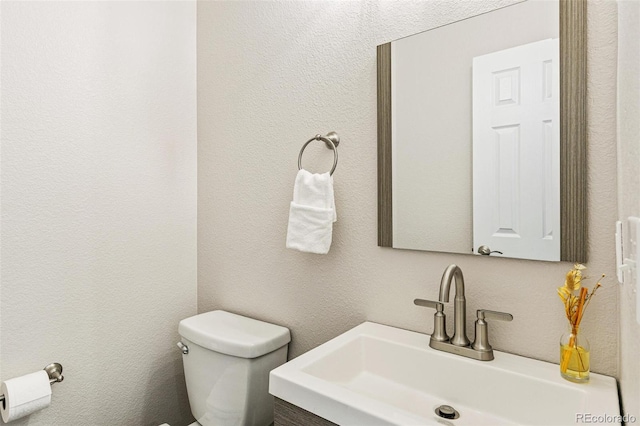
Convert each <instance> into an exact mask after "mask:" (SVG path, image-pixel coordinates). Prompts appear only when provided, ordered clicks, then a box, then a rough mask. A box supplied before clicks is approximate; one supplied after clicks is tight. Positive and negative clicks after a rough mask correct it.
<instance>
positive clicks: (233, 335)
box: [178, 311, 291, 358]
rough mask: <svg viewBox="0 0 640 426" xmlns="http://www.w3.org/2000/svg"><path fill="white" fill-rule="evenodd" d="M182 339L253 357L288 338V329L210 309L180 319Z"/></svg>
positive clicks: (228, 352) (281, 344) (275, 346)
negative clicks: (209, 310)
mask: <svg viewBox="0 0 640 426" xmlns="http://www.w3.org/2000/svg"><path fill="white" fill-rule="evenodd" d="M178 332H179V333H180V335H181V336H182V337H184V338H185V339H188V340H191V341H192V342H193V343H195V344H197V345H200V346H202V347H204V348H207V349H210V350H212V351H216V352H220V353H223V354H226V355H232V356H237V357H240V358H256V357H259V356H262V355H264V354H267V353H269V352H273V351H275V350H276V349H280V348H281V347H283V346H284V345H286V344H287V343H289V342H290V341H291V335H290V334H289V329H288V328H286V327H281V326H279V325H275V324H270V323H268V322H264V321H258V320H255V319H252V318H247V317H243V316H241V315H236V314H232V313H230V312H226V311H211V312H206V313H204V314H199V315H195V316H193V317H190V318H186V319H183V320H182V321H180V325H179V326H178Z"/></svg>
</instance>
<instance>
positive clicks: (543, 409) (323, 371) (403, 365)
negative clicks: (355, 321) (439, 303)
mask: <svg viewBox="0 0 640 426" xmlns="http://www.w3.org/2000/svg"><path fill="white" fill-rule="evenodd" d="M269 392H270V393H271V394H272V395H274V396H276V397H278V398H280V399H283V400H285V401H288V402H290V403H292V404H294V405H297V406H298V407H300V408H303V409H305V410H307V411H309V412H311V413H314V414H316V415H318V416H320V417H324V418H325V419H327V420H330V421H332V422H334V423H337V424H340V425H367V426H369V425H371V426H373V425H437V424H446V425H454V426H455V425H459V426H462V425H473V426H478V425H492V426H495V425H511V424H513V425H545V426H550V425H574V426H575V425H576V423H580V422H576V419H577V418H576V415H578V414H582V413H589V414H591V415H594V416H595V415H608V416H618V415H619V414H620V409H619V404H618V391H617V386H616V381H615V379H613V378H612V377H607V376H603V375H600V374H593V373H592V374H591V380H590V382H589V383H588V384H574V383H571V382H568V381H566V380H564V379H562V378H561V377H560V372H559V367H558V365H556V364H550V363H546V362H542V361H536V360H533V359H529V358H523V357H520V356H516V355H511V354H507V353H502V352H497V351H495V359H494V360H493V361H475V360H472V359H468V358H463V357H461V356H458V355H452V354H448V353H445V352H441V351H436V350H434V349H431V348H430V347H429V336H428V335H425V334H421V333H416V332H412V331H406V330H401V329H398V328H394V327H388V326H385V325H380V324H375V323H372V322H365V323H363V324H361V325H359V326H357V327H355V328H353V329H351V330H349V331H347V332H346V333H344V334H342V335H340V336H338V337H336V338H335V339H332V340H330V341H328V342H327V343H325V344H323V345H321V346H318V347H317V348H315V349H312V350H311V351H309V352H307V353H305V354H303V355H301V356H299V357H298V358H295V359H293V360H291V361H290V362H288V363H286V364H284V365H282V366H280V367H278V368H276V369H275V370H273V371H272V372H271V375H270V383H269ZM441 405H450V406H452V407H454V408H455V409H456V410H457V411H458V412H459V413H460V417H459V418H458V419H455V420H445V419H443V418H440V417H438V416H437V415H436V414H435V409H436V408H437V407H439V406H441Z"/></svg>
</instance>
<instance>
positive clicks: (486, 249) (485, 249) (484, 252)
mask: <svg viewBox="0 0 640 426" xmlns="http://www.w3.org/2000/svg"><path fill="white" fill-rule="evenodd" d="M491 253H498V254H502V252H501V251H498V250H494V251H491V249H490V248H489V246H480V247H478V254H482V255H484V256H489V255H490V254H491Z"/></svg>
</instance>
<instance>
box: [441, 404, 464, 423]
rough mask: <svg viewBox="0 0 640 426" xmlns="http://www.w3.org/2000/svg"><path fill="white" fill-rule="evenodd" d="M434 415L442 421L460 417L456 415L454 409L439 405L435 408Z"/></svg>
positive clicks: (458, 414)
mask: <svg viewBox="0 0 640 426" xmlns="http://www.w3.org/2000/svg"><path fill="white" fill-rule="evenodd" d="M435 411H436V414H437V415H438V416H440V417H442V418H443V419H449V420H455V419H457V418H458V417H460V413H458V412H457V411H456V410H455V408H453V407H452V406H450V405H441V406H439V407H438V408H436V410H435Z"/></svg>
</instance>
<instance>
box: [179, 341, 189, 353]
mask: <svg viewBox="0 0 640 426" xmlns="http://www.w3.org/2000/svg"><path fill="white" fill-rule="evenodd" d="M177 345H178V347H179V348H180V350H181V351H182V353H183V354H185V355H187V354H188V353H189V346H187V345H185V344H184V343H182V342H178V343H177Z"/></svg>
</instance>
